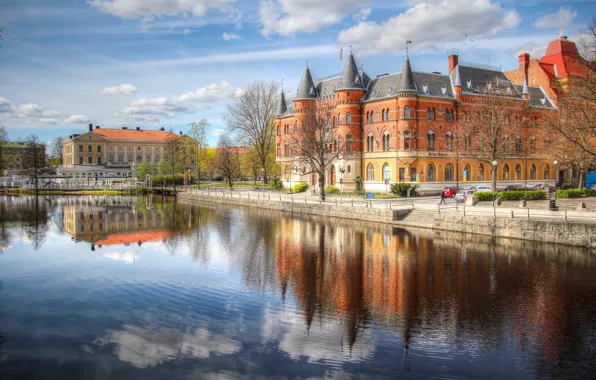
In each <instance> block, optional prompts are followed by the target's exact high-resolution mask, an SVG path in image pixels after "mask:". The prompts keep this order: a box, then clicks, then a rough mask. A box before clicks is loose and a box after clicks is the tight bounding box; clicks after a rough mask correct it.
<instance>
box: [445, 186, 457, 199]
mask: <svg viewBox="0 0 596 380" xmlns="http://www.w3.org/2000/svg"><path fill="white" fill-rule="evenodd" d="M459 190H461V189H460V188H459V187H457V186H447V187H444V188H443V194H445V197H446V198H454V197H455V194H457V192H458V191H459Z"/></svg>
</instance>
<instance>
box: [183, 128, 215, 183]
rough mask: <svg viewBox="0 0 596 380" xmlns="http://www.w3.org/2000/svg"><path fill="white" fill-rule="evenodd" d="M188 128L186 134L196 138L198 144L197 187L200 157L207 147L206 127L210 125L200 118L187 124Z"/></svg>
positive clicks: (199, 174) (199, 178)
mask: <svg viewBox="0 0 596 380" xmlns="http://www.w3.org/2000/svg"><path fill="white" fill-rule="evenodd" d="M189 126H190V130H189V131H188V135H189V136H190V137H192V138H193V139H195V140H196V142H197V144H198V148H199V149H198V151H197V180H198V181H197V187H200V186H201V161H202V160H201V159H202V158H203V153H204V152H205V150H204V149H205V148H207V147H208V145H209V144H207V128H209V127H210V126H211V124H210V123H209V121H207V119H201V120H199V122H192V123H190V124H189Z"/></svg>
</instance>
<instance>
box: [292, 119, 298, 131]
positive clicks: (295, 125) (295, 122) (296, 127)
mask: <svg viewBox="0 0 596 380" xmlns="http://www.w3.org/2000/svg"><path fill="white" fill-rule="evenodd" d="M297 130H298V120H295V121H294V130H293V131H292V132H296V131H297Z"/></svg>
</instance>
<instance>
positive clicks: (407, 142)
mask: <svg viewBox="0 0 596 380" xmlns="http://www.w3.org/2000/svg"><path fill="white" fill-rule="evenodd" d="M410 135H411V134H410V131H405V132H404V150H409V149H410Z"/></svg>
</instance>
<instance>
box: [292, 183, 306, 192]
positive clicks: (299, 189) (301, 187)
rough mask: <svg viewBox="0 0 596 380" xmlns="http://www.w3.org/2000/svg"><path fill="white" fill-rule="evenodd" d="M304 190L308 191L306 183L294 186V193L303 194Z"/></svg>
mask: <svg viewBox="0 0 596 380" xmlns="http://www.w3.org/2000/svg"><path fill="white" fill-rule="evenodd" d="M306 190H308V183H304V182H301V183H297V184H296V185H295V186H294V192H295V193H304V192H305V191H306Z"/></svg>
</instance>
